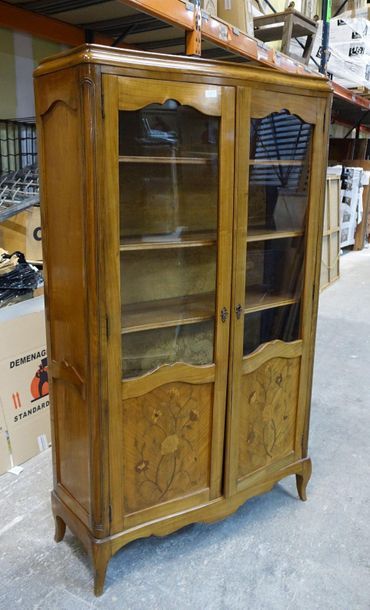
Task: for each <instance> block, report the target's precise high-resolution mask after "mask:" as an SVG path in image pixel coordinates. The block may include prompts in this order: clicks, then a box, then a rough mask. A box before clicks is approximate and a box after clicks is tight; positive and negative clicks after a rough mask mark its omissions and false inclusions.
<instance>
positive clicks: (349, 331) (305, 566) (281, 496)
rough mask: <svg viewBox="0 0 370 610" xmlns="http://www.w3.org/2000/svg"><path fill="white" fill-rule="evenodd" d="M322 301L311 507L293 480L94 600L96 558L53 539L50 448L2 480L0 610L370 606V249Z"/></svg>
mask: <svg viewBox="0 0 370 610" xmlns="http://www.w3.org/2000/svg"><path fill="white" fill-rule="evenodd" d="M341 265H342V277H341V279H340V281H338V282H337V283H336V284H334V285H333V286H331V287H330V288H328V289H327V290H326V291H324V292H323V293H322V296H321V303H320V318H319V327H318V340H317V357H316V365H315V378H314V391H313V404H312V424H311V437H310V453H311V457H312V459H313V464H314V472H313V477H312V479H311V483H310V485H309V487H308V494H309V499H308V501H307V502H306V503H302V502H300V501H298V500H297V499H296V489H295V481H294V477H289V478H288V479H286V480H284V481H283V482H282V483H280V484H279V485H277V486H276V487H275V488H274V490H273V491H272V492H271V493H269V494H266V495H264V496H261V497H258V498H254V499H252V500H250V501H249V502H247V503H246V504H245V505H244V506H242V507H241V508H240V509H239V511H238V512H237V513H236V514H235V515H233V516H232V517H229V518H228V519H226V520H224V521H222V522H219V523H215V524H212V525H193V526H189V527H187V528H185V529H184V530H182V531H180V532H177V533H175V534H173V535H171V536H169V537H167V538H164V539H156V538H150V539H147V540H141V541H136V542H134V543H132V544H131V545H129V546H127V547H126V548H125V549H123V550H122V551H121V552H120V553H118V554H117V555H116V556H115V557H114V558H113V559H112V560H111V563H110V566H109V568H108V573H107V581H106V592H105V594H104V595H103V596H102V597H100V598H97V599H96V598H94V597H93V595H92V573H91V571H90V567H89V562H88V560H87V557H86V555H85V552H84V551H83V549H82V548H81V546H80V544H79V543H78V542H77V540H76V539H75V538H73V536H72V535H71V534H70V533H67V535H66V538H65V541H64V542H62V543H61V544H59V545H55V543H54V542H53V522H52V519H51V516H50V509H49V489H50V487H51V469H50V453H49V451H47V452H45V453H43V454H41V455H39V456H38V457H37V458H34V459H33V460H30V461H29V462H28V463H26V464H25V465H24V466H25V468H24V472H23V473H22V474H21V475H20V476H19V477H18V478H16V477H15V476H14V475H11V474H6V475H4V476H2V477H0V498H1V502H0V541H1V542H0V608H1V609H2V610H3V609H4V610H13V609H15V608H22V609H23V610H36V609H42V610H84V609H86V608H104V609H108V610H111V609H112V610H115V609H125V610H130V609H132V610H141V609H143V610H144V609H150V610H156V609H159V610H182V609H187V608H189V609H190V608H191V609H192V610H198V609H199V610H205V609H207V610H208V609H209V610H223V609H230V610H231V609H236V610H239V609H242V610H288V609H289V610H369V609H370V404H369V403H370V398H369V397H370V249H368V250H364V251H363V252H360V253H349V254H347V255H346V256H344V257H342V259H341Z"/></svg>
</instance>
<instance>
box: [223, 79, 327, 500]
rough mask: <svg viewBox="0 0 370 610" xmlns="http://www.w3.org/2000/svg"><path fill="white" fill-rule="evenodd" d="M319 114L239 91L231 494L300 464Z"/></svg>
mask: <svg viewBox="0 0 370 610" xmlns="http://www.w3.org/2000/svg"><path fill="white" fill-rule="evenodd" d="M317 108H318V105H317V101H316V100H313V101H312V100H310V103H308V102H306V100H305V99H304V98H300V97H299V96H295V95H291V96H290V95H284V94H280V93H275V94H272V93H271V92H267V91H262V90H255V91H249V90H247V89H245V90H243V91H241V92H240V97H239V107H238V111H239V121H240V124H243V125H244V128H245V131H244V133H243V134H240V141H239V146H238V165H237V175H238V176H239V178H238V185H237V194H238V197H237V201H236V210H235V213H236V222H235V226H236V233H237V235H236V243H235V249H234V256H235V261H236V262H235V274H234V275H235V279H234V299H233V306H234V318H233V327H232V337H233V340H232V346H231V352H232V376H233V377H232V381H231V384H232V387H233V397H232V409H231V413H232V414H231V418H230V427H229V432H228V440H227V442H228V450H227V455H228V456H229V461H228V464H227V472H228V473H229V476H228V481H229V487H228V493H230V494H232V493H236V492H237V491H240V490H242V489H245V488H246V487H248V484H249V481H250V480H251V479H250V477H251V476H252V475H253V476H257V474H256V473H258V471H259V470H261V469H271V472H272V473H273V472H275V473H276V472H277V469H278V464H284V463H285V464H287V463H291V462H292V460H294V459H299V458H296V454H295V448H296V434H297V430H298V428H297V422H298V419H297V417H298V416H297V413H298V408H299V400H300V398H299V397H300V392H301V388H303V387H304V380H303V379H301V367H302V361H303V360H302V358H303V357H304V358H306V356H305V355H304V354H305V351H304V350H305V349H309V347H310V346H309V341H310V339H309V338H308V339H307V341H305V340H304V337H305V336H307V337H310V330H309V328H308V326H307V322H306V326H307V328H306V329H304V325H303V323H302V320H303V318H304V316H306V318H307V315H308V314H307V312H308V310H309V309H308V308H307V306H311V303H312V287H311V290H309V289H308V288H307V287H308V286H309V280H307V278H308V277H309V276H308V274H310V273H311V270H310V269H311V268H312V261H311V268H310V266H309V265H308V264H307V260H308V254H307V252H308V250H307V248H308V244H310V246H309V248H310V254H309V256H311V257H313V252H314V246H313V244H314V243H316V242H315V240H314V239H313V236H314V231H315V225H314V222H315V217H314V215H312V214H311V209H312V207H313V205H312V204H313V203H314V204H317V203H318V200H319V197H320V192H319V191H317V192H315V193H314V192H313V191H312V185H313V184H316V185H317V184H318V180H319V179H318V166H319V160H317V161H316V165H315V158H316V157H315V156H314V151H315V150H316V151H317V137H318V136H317V132H316V122H317V117H318V111H317ZM315 138H316V140H315ZM315 146H316V149H315ZM316 155H317V152H316ZM316 230H317V228H316ZM304 332H305V333H306V335H304ZM306 344H307V348H306V347H305V346H306ZM306 353H308V352H306ZM301 383H302V385H300V384H301Z"/></svg>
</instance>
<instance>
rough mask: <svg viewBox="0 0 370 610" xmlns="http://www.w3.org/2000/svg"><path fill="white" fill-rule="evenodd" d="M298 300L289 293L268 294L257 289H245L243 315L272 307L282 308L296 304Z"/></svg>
mask: <svg viewBox="0 0 370 610" xmlns="http://www.w3.org/2000/svg"><path fill="white" fill-rule="evenodd" d="M298 301H299V298H298V297H297V296H296V295H293V294H289V293H280V294H268V293H266V292H264V291H263V290H261V289H258V288H249V289H247V295H246V300H245V308H244V313H252V312H254V311H262V310H264V309H273V308H274V307H284V306H285V305H292V304H293V303H298Z"/></svg>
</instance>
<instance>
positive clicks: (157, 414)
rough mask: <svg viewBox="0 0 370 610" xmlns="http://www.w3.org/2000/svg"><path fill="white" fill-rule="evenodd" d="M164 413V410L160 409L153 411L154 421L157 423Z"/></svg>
mask: <svg viewBox="0 0 370 610" xmlns="http://www.w3.org/2000/svg"><path fill="white" fill-rule="evenodd" d="M161 415H162V411H160V410H159V409H154V411H153V413H152V421H153V422H154V423H155V424H156V423H157V421H158V420H159V418H160V417H161Z"/></svg>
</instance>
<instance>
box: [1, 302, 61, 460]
mask: <svg viewBox="0 0 370 610" xmlns="http://www.w3.org/2000/svg"><path fill="white" fill-rule="evenodd" d="M0 336H1V344H0V379H1V386H0V472H1V471H3V472H4V471H5V470H7V469H8V467H9V464H10V460H11V461H12V464H13V465H14V466H16V465H19V464H22V463H23V462H25V461H26V460H28V459H29V458H31V457H33V456H34V455H36V454H37V453H39V452H40V451H43V450H44V449H46V448H47V447H48V446H49V444H50V415H49V387H48V363H47V354H46V341H45V319H44V303H43V297H38V298H35V299H30V300H29V301H24V302H22V303H19V304H17V305H13V306H10V307H6V308H4V309H3V310H1V311H0ZM9 453H11V456H10V455H9Z"/></svg>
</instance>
